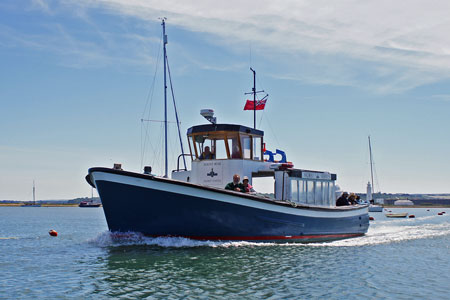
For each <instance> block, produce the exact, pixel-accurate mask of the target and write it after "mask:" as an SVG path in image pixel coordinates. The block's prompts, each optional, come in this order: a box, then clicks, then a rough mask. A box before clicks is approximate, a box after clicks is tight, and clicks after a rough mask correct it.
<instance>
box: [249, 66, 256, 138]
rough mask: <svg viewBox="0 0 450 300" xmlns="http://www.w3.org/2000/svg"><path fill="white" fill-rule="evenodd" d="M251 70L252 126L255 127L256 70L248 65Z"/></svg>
mask: <svg viewBox="0 0 450 300" xmlns="http://www.w3.org/2000/svg"><path fill="white" fill-rule="evenodd" d="M250 70H251V71H252V72H253V89H252V90H253V128H254V129H256V71H255V70H253V69H252V68H251V67H250Z"/></svg>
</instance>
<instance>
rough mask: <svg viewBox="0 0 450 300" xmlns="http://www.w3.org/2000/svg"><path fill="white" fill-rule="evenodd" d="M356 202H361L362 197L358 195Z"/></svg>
mask: <svg viewBox="0 0 450 300" xmlns="http://www.w3.org/2000/svg"><path fill="white" fill-rule="evenodd" d="M356 204H361V197H360V196H359V195H356Z"/></svg>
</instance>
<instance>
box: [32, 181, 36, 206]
mask: <svg viewBox="0 0 450 300" xmlns="http://www.w3.org/2000/svg"><path fill="white" fill-rule="evenodd" d="M33 204H36V187H35V185H34V180H33Z"/></svg>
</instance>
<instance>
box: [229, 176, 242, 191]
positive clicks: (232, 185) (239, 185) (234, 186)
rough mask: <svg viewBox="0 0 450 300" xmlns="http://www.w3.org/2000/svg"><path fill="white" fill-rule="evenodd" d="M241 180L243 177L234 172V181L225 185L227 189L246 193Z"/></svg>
mask: <svg viewBox="0 0 450 300" xmlns="http://www.w3.org/2000/svg"><path fill="white" fill-rule="evenodd" d="M240 180H241V177H240V176H239V175H238V174H234V175H233V182H230V183H228V184H227V185H226V186H225V189H226V190H232V191H236V192H243V193H245V189H244V186H243V185H242V183H240V182H239V181H240Z"/></svg>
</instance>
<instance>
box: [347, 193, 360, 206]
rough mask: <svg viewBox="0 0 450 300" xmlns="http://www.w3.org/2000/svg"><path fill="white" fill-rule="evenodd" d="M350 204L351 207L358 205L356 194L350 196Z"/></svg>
mask: <svg viewBox="0 0 450 300" xmlns="http://www.w3.org/2000/svg"><path fill="white" fill-rule="evenodd" d="M348 202H349V203H350V205H356V204H358V203H356V195H355V194H354V193H351V194H350V196H349V197H348Z"/></svg>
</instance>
